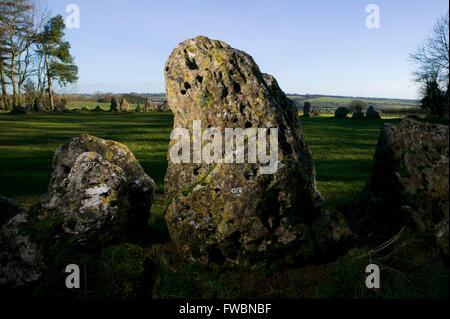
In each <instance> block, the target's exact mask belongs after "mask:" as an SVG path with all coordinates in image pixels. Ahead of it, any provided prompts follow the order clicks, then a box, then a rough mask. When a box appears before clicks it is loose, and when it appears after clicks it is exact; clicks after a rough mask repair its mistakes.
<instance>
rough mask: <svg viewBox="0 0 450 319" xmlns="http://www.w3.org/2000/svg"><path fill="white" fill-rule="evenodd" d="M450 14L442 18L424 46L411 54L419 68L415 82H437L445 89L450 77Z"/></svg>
mask: <svg viewBox="0 0 450 319" xmlns="http://www.w3.org/2000/svg"><path fill="white" fill-rule="evenodd" d="M448 23H449V13H448V12H447V14H446V15H444V16H442V17H440V18H439V19H438V20H437V22H436V24H435V26H434V27H433V31H432V33H431V35H430V36H429V37H428V38H427V39H426V41H425V42H424V44H422V45H420V46H419V47H418V48H417V49H416V51H415V52H413V53H411V54H410V59H411V60H412V62H414V63H415V64H416V66H417V67H418V68H417V70H416V71H415V73H414V75H415V80H416V81H417V82H421V83H426V82H427V81H428V82H429V81H432V80H436V81H437V82H438V83H439V84H441V85H442V86H443V87H445V86H446V85H447V83H448V77H449V53H450V51H449V29H448V28H449V24H448Z"/></svg>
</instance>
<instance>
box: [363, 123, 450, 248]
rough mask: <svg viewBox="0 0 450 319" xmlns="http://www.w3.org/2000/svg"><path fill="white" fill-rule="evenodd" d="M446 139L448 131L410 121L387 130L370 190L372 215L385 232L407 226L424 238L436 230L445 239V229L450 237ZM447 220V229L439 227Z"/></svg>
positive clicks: (376, 155) (378, 152)
mask: <svg viewBox="0 0 450 319" xmlns="http://www.w3.org/2000/svg"><path fill="white" fill-rule="evenodd" d="M448 138H449V134H448V126H447V125H439V124H430V123H425V122H421V121H417V120H414V119H411V118H405V119H403V120H402V121H401V122H400V123H399V124H385V125H384V126H383V128H382V130H381V133H380V137H379V140H378V145H377V148H376V151H375V155H374V161H373V167H372V173H371V176H370V179H369V182H368V185H367V187H366V188H367V189H366V190H367V193H368V194H369V195H368V196H369V200H368V201H367V204H366V207H365V209H366V211H367V212H368V214H369V215H372V216H373V217H375V218H376V219H377V220H379V221H380V223H382V225H384V226H383V227H393V228H395V227H396V228H397V229H399V228H400V227H402V226H403V225H405V224H408V225H412V226H413V227H414V228H416V229H417V230H418V231H420V232H430V233H433V232H434V231H435V230H438V231H437V233H439V234H441V235H443V234H444V233H445V232H443V229H444V228H445V227H444V226H445V225H446V227H447V234H448V216H449V159H448V154H449V141H448ZM445 219H447V223H446V224H445V222H443V224H442V225H441V226H436V225H438V224H439V223H441V222H442V221H445ZM441 235H439V236H440V237H442V236H441ZM439 236H438V237H439ZM447 236H448V235H447ZM436 240H437V242H438V243H440V242H442V240H441V239H439V238H436ZM447 245H448V243H447ZM443 251H445V249H443ZM446 252H447V254H448V246H447V250H446Z"/></svg>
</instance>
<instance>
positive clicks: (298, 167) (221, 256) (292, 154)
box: [165, 36, 349, 266]
mask: <svg viewBox="0 0 450 319" xmlns="http://www.w3.org/2000/svg"><path fill="white" fill-rule="evenodd" d="M165 80H166V90H167V103H168V106H169V107H170V109H171V110H172V112H173V113H174V128H186V129H188V130H189V131H190V133H191V138H192V125H193V120H200V121H201V124H202V128H203V129H205V128H207V127H217V128H218V129H219V130H221V132H222V136H225V135H224V129H225V128H242V129H245V128H248V127H254V128H268V127H277V128H278V140H279V148H280V149H279V152H278V161H279V165H278V170H277V171H276V172H275V173H274V174H261V168H262V166H265V165H262V164H259V163H254V164H251V163H242V164H236V163H229V164H227V163H224V162H219V163H216V164H214V163H213V164H205V163H201V164H194V163H192V164H189V163H186V164H184V163H180V164H175V163H173V162H172V161H171V160H170V156H169V155H168V156H169V158H168V159H169V166H168V169H167V174H166V178H165V192H166V195H167V196H168V197H169V198H170V204H169V205H168V207H167V211H166V215H165V217H166V222H167V225H168V229H169V232H170V235H171V237H172V239H173V240H174V242H175V243H176V245H177V247H178V249H179V251H180V252H181V253H182V254H183V255H184V256H186V257H187V258H190V259H191V260H195V261H198V262H200V263H203V264H210V265H214V264H216V265H217V264H218V265H223V266H227V265H235V264H239V265H241V266H245V265H248V264H249V263H248V262H250V264H251V263H252V262H255V261H259V262H261V261H264V260H267V261H269V260H271V261H273V262H279V263H282V264H290V263H295V262H302V261H305V260H310V259H314V258H317V257H318V256H319V255H320V252H322V253H324V252H326V251H327V248H329V247H330V246H333V247H334V246H335V245H336V244H337V243H338V242H339V241H341V240H343V239H344V238H346V236H347V235H349V230H348V228H347V227H346V225H345V223H344V222H343V220H342V219H341V218H338V217H337V216H335V215H332V214H331V213H330V212H329V211H327V210H326V208H325V204H324V199H323V198H322V196H321V195H320V193H319V192H318V191H317V189H316V181H315V169H314V163H313V161H312V158H311V152H310V150H309V148H308V146H307V144H306V142H305V140H304V138H303V135H302V130H301V126H300V122H299V119H298V115H297V110H296V107H295V105H294V103H293V102H292V101H290V100H289V99H287V97H286V95H285V94H284V93H283V92H282V91H281V89H280V88H279V87H278V84H277V82H276V80H275V79H274V78H273V77H272V76H270V75H267V74H263V73H261V72H260V71H259V68H258V66H257V65H256V63H255V62H254V61H253V59H252V57H250V56H249V55H248V54H246V53H244V52H242V51H239V50H236V49H233V48H231V47H230V46H229V45H228V44H226V43H224V42H222V41H215V40H210V39H208V38H206V37H201V36H200V37H197V38H195V39H190V40H186V41H184V42H183V43H181V44H179V45H178V46H177V47H176V48H175V49H174V51H173V52H172V54H171V55H170V57H169V58H168V60H167V62H166V65H165ZM175 142H176V141H171V142H170V145H169V149H170V148H171V147H172V146H173V145H174V143H175ZM203 145H204V144H203ZM245 149H246V150H248V145H246V146H245ZM191 151H192V149H191ZM319 251H320V252H319Z"/></svg>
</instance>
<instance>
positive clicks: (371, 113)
mask: <svg viewBox="0 0 450 319" xmlns="http://www.w3.org/2000/svg"><path fill="white" fill-rule="evenodd" d="M366 119H370V120H379V119H381V116H380V113H378V112H377V111H375V109H374V108H373V106H372V105H371V106H369V108H368V109H367V112H366Z"/></svg>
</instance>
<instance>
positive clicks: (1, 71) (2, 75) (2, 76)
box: [0, 59, 11, 110]
mask: <svg viewBox="0 0 450 319" xmlns="http://www.w3.org/2000/svg"><path fill="white" fill-rule="evenodd" d="M5 77H6V75H5V71H4V68H3V60H2V59H0V81H1V84H2V99H3V107H4V109H5V110H10V109H11V107H10V105H9V99H8V97H7V96H6V80H5Z"/></svg>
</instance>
